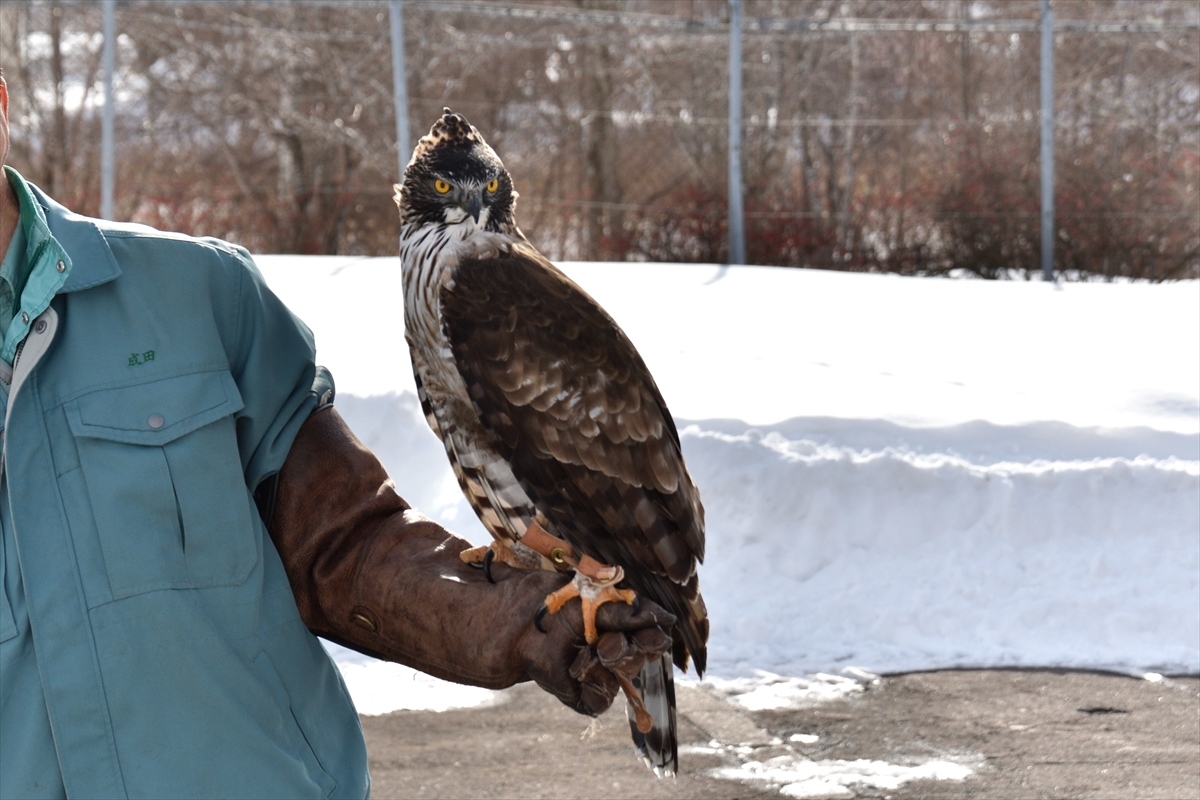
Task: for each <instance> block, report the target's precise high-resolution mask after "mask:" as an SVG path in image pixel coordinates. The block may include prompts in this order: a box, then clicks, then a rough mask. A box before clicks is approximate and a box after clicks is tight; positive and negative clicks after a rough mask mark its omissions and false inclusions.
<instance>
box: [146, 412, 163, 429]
mask: <svg viewBox="0 0 1200 800" xmlns="http://www.w3.org/2000/svg"><path fill="white" fill-rule="evenodd" d="M165 422H166V420H165V419H163V415H162V414H151V415H150V417H149V418H148V419H147V420H146V424H147V425H149V426H150V427H151V428H153V429H154V430H158V429H159V428H161V427H162V426H163V424H164V423H165Z"/></svg>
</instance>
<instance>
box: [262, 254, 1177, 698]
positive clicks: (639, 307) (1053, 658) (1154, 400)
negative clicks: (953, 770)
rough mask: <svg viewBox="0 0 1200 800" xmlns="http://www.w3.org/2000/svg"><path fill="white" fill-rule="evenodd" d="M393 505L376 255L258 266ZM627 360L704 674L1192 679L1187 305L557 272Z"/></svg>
mask: <svg viewBox="0 0 1200 800" xmlns="http://www.w3.org/2000/svg"><path fill="white" fill-rule="evenodd" d="M260 263H261V265H262V266H263V270H264V273H265V274H266V275H267V276H268V279H269V281H270V283H271V285H272V286H273V287H274V288H275V290H276V291H277V292H278V293H279V294H280V295H281V296H282V297H283V298H284V299H285V301H287V302H288V303H289V305H291V306H292V308H293V309H294V310H296V311H297V313H298V314H299V315H300V316H301V317H303V318H304V319H305V320H306V321H307V322H308V323H309V324H310V325H311V326H312V327H313V328H314V331H315V333H316V335H317V342H318V348H319V350H320V357H321V360H322V361H323V363H325V364H326V365H327V366H329V367H330V368H331V369H332V370H333V372H334V375H335V377H336V378H337V382H338V392H339V393H338V398H339V399H338V406H339V408H340V409H341V411H342V413H343V415H344V416H345V417H346V418H347V419H348V420H349V421H350V424H351V425H352V427H353V428H354V429H355V430H356V432H358V434H359V436H360V437H362V438H363V439H364V441H366V442H367V444H368V445H370V446H371V447H372V448H374V449H375V450H376V452H377V453H378V454H379V455H380V457H381V459H382V460H383V461H384V463H385V464H386V465H387V467H388V469H389V471H390V472H391V474H392V475H393V477H394V478H395V480H396V483H397V485H398V486H399V487H400V488H401V491H402V493H404V494H405V496H406V497H408V498H409V499H410V501H411V502H413V503H414V504H415V505H417V506H418V507H419V508H421V509H422V510H424V511H425V512H426V513H429V514H430V515H431V516H433V517H435V518H437V519H439V520H441V521H442V522H444V523H445V524H447V525H448V526H450V527H452V528H453V529H455V530H456V531H458V532H459V533H461V534H462V535H464V536H465V537H467V538H469V539H472V540H473V541H476V542H483V541H486V534H485V533H484V532H483V529H482V528H481V527H480V526H479V524H478V523H477V522H476V521H475V518H474V515H473V514H472V513H471V512H470V510H469V508H468V507H467V505H466V503H465V502H464V501H463V500H462V498H461V495H460V494H459V492H458V488H457V486H456V485H455V483H454V480H453V477H452V475H451V473H450V471H449V468H448V467H447V466H446V465H445V456H444V453H443V452H442V449H441V446H440V445H439V444H438V443H437V441H436V440H435V439H434V437H433V435H432V434H431V433H430V432H429V431H428V429H427V427H426V425H425V422H424V419H423V417H422V416H421V414H420V410H419V408H418V404H417V401H416V398H415V395H414V394H413V393H412V388H411V387H412V378H411V374H410V367H409V362H408V355H407V349H406V347H405V345H404V342H403V323H402V309H401V293H400V289H399V267H398V263H397V262H396V261H395V260H394V259H360V260H352V259H305V258H291V257H289V258H283V257H276V258H265V259H261V260H260ZM566 269H567V270H568V272H569V273H570V274H572V275H573V276H574V277H575V278H576V279H577V280H578V281H579V282H580V283H581V285H583V286H584V287H585V288H586V289H587V290H588V291H589V292H591V293H592V294H593V296H595V297H596V298H597V299H598V300H600V301H601V302H602V303H603V304H604V305H605V307H606V308H608V310H609V311H610V313H612V314H613V315H614V316H615V317H616V318H617V319H618V320H619V321H620V322H621V323H622V325H623V326H624V327H625V329H626V331H627V332H628V333H629V334H630V336H631V338H632V339H633V340H634V342H635V343H637V345H638V346H639V348H640V349H641V350H642V353H643V355H644V356H645V358H646V361H647V363H648V364H649V365H650V366H651V368H652V370H653V371H654V372H655V375H656V377H657V379H658V382H659V385H660V387H661V388H662V390H663V394H664V395H665V397H666V398H667V401H668V402H669V403H670V405H671V409H672V411H673V412H674V414H675V415H676V418H677V420H678V422H679V427H680V433H681V438H682V441H683V448H684V454H685V456H686V458H687V461H688V465H689V467H690V468H691V470H692V472H693V473H694V475H695V477H696V480H697V483H698V484H699V486H700V487H701V491H702V494H703V497H704V501H705V506H706V509H707V515H708V557H707V559H706V562H705V564H704V567H703V568H702V571H701V585H702V587H703V591H704V595H705V598H706V601H707V604H708V609H709V613H710V616H711V619H712V636H711V643H710V656H709V661H710V674H712V675H714V676H720V677H723V678H736V677H744V676H752V675H754V674H756V670H769V671H771V672H773V673H779V674H781V675H785V676H788V675H790V676H799V675H804V674H809V673H813V672H818V671H822V670H831V671H838V670H840V669H842V668H843V667H845V666H847V665H857V666H860V667H863V668H865V669H868V670H870V671H872V672H894V671H905V670H916V669H933V668H939V667H952V666H1031V667H1032V666H1051V667H1053V666H1059V667H1079V668H1104V669H1115V670H1121V671H1129V672H1142V671H1145V670H1154V671H1157V672H1189V673H1196V672H1200V284H1197V283H1196V282H1189V283H1181V284H1172V285H1154V286H1152V285H1142V284H1121V285H1109V284H1100V285H1097V284H1079V285H1075V284H1070V285H1064V286H1060V287H1054V286H1048V285H1044V284H1040V283H1007V284H1005V283H990V282H982V281H952V280H921V279H907V278H898V277H895V276H880V275H849V274H845V273H821V272H811V271H807V270H779V269H766V268H754V267H736V268H728V269H725V268H718V267H713V266H709V265H642V264H636V265H631V264H621V265H596V264H587V265H583V264H574V265H570V264H569V265H566Z"/></svg>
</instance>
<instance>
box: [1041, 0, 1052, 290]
mask: <svg viewBox="0 0 1200 800" xmlns="http://www.w3.org/2000/svg"><path fill="white" fill-rule="evenodd" d="M1041 83H1042V86H1041V89H1042V115H1041V116H1042V119H1041V123H1042V280H1046V281H1053V280H1054V9H1052V8H1051V7H1050V0H1042V67H1041Z"/></svg>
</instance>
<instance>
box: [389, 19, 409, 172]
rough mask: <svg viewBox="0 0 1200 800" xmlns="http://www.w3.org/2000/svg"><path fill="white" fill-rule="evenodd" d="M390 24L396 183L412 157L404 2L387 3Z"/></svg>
mask: <svg viewBox="0 0 1200 800" xmlns="http://www.w3.org/2000/svg"><path fill="white" fill-rule="evenodd" d="M388 16H389V17H390V18H391V23H392V95H393V102H394V103H395V106H396V152H397V160H398V161H399V166H400V169H399V171H398V172H397V173H396V175H397V178H396V180H397V182H399V181H402V180H404V167H405V166H407V165H408V159H409V157H410V156H412V145H411V144H410V142H409V140H408V76H407V75H406V74H405V71H404V0H391V2H389V3H388Z"/></svg>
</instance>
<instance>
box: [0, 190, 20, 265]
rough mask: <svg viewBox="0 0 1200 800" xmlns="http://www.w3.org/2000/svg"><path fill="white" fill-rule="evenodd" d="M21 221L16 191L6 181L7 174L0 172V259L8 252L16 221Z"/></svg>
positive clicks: (15, 228) (15, 229)
mask: <svg viewBox="0 0 1200 800" xmlns="http://www.w3.org/2000/svg"><path fill="white" fill-rule="evenodd" d="M20 221H21V203H20V201H18V200H17V193H16V192H15V191H13V188H12V185H11V184H10V183H9V182H8V176H7V175H5V174H4V173H3V172H0V259H2V258H4V256H5V254H6V253H8V246H9V244H11V243H12V238H13V234H14V233H16V231H17V223H19V222H20Z"/></svg>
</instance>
